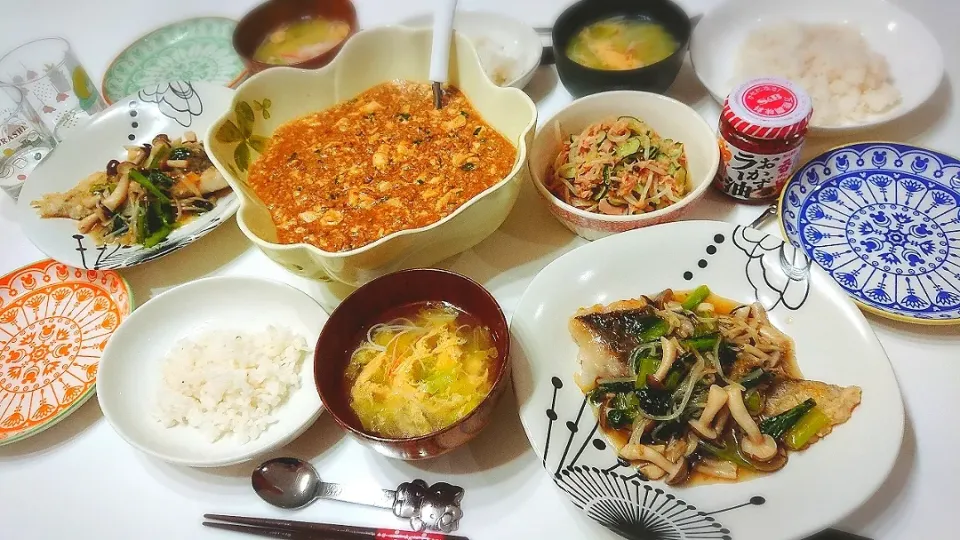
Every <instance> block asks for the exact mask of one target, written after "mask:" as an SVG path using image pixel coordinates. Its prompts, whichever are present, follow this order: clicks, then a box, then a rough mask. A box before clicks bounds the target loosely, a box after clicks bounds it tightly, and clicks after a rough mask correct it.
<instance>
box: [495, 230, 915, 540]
mask: <svg viewBox="0 0 960 540" xmlns="http://www.w3.org/2000/svg"><path fill="white" fill-rule="evenodd" d="M652 252H656V253H660V252H665V253H667V255H666V256H665V257H661V258H660V259H661V261H660V262H658V263H657V264H655V265H650V264H648V261H650V255H649V254H650V253H652ZM797 253H799V252H798V250H797V249H796V248H794V247H793V246H792V245H790V244H788V243H785V242H784V241H783V240H781V239H780V238H777V237H776V236H774V235H769V234H765V233H762V232H760V231H757V230H755V229H750V228H747V227H742V226H735V225H732V224H729V223H723V222H716V221H680V222H675V223H671V224H667V225H658V226H655V227H650V228H644V229H638V230H634V231H630V232H625V233H621V234H618V235H614V236H610V237H607V238H605V239H602V240H598V241H596V242H593V243H591V244H587V245H584V246H581V247H580V248H578V249H576V250H574V251H571V252H569V253H566V254H564V255H563V256H561V257H559V258H558V259H556V260H554V261H552V262H551V263H550V264H549V265H547V267H546V268H544V269H543V270H541V272H540V273H539V274H538V275H537V276H536V277H535V278H534V279H533V281H532V282H531V283H530V285H529V287H528V288H527V290H526V291H525V292H524V294H523V297H522V298H521V300H520V302H519V303H518V305H517V307H516V310H515V311H514V315H513V319H512V321H511V323H510V327H511V339H512V340H513V341H512V346H511V355H512V362H513V375H514V389H515V392H516V394H517V401H518V408H519V413H520V418H521V423H522V425H523V428H524V432H525V433H526V435H527V438H528V439H529V441H530V444H531V446H533V449H534V451H535V453H536V454H537V456H538V458H539V459H540V460H541V462H542V465H543V467H544V468H545V469H546V472H547V474H549V475H550V478H551V480H553V482H554V483H555V484H556V485H557V487H558V488H559V489H560V490H561V491H562V492H564V493H565V494H566V495H567V497H568V498H569V500H570V501H571V502H572V503H573V504H574V505H575V506H577V507H578V508H580V509H581V510H583V511H584V512H585V513H586V514H587V515H588V516H589V517H591V518H592V519H594V520H595V521H597V522H598V523H600V524H601V525H604V526H606V527H607V528H609V529H611V530H613V531H614V532H618V533H619V534H620V535H621V536H624V537H626V538H637V539H641V538H642V539H644V540H656V539H663V540H667V539H673V540H681V539H686V540H693V539H699V540H732V539H737V540H741V539H750V540H758V539H761V538H762V539H764V540H774V539H776V540H784V539H791V540H795V539H799V538H804V537H806V536H807V535H809V534H813V533H814V532H816V531H817V530H820V529H823V528H825V527H828V526H830V525H831V524H833V523H834V522H836V521H838V520H840V519H842V518H843V517H844V516H845V515H847V514H848V513H849V512H851V511H853V510H854V509H855V508H857V507H859V506H860V505H861V504H863V503H864V502H865V501H866V500H867V499H868V498H869V497H870V496H871V495H872V494H874V493H876V491H877V490H878V489H879V488H880V487H881V485H882V484H883V482H884V480H885V479H886V477H887V476H888V475H889V473H890V471H891V470H892V469H893V466H894V464H895V463H896V462H897V456H898V455H899V452H900V448H901V445H902V439H903V429H904V408H903V402H902V398H901V394H900V390H899V386H898V383H897V380H896V376H895V375H894V372H893V368H892V366H891V365H890V362H889V359H888V358H887V356H886V353H885V352H884V350H883V347H882V346H881V344H880V342H879V340H878V339H877V338H876V336H875V334H874V332H873V330H872V329H871V327H870V325H869V323H868V321H867V320H866V319H865V318H864V316H863V314H862V313H861V312H860V311H859V310H858V309H857V308H856V306H855V305H854V303H853V302H851V301H850V300H849V297H848V296H847V295H846V294H845V293H844V292H843V290H842V289H841V288H840V287H839V285H837V284H836V283H835V282H834V281H833V280H832V279H830V277H829V276H826V275H824V272H823V271H822V270H821V269H819V268H816V267H812V266H810V265H806V264H803V265H796V264H792V263H791V261H795V260H796V259H795V258H794V256H795V255H796V254H797ZM600 261H603V262H600ZM701 283H703V284H707V285H708V286H710V287H711V288H712V289H713V290H714V291H716V292H717V293H718V294H720V295H727V296H730V297H731V298H735V299H737V300H740V301H750V300H754V299H756V301H759V302H761V303H762V304H763V305H764V306H765V307H766V308H767V309H768V313H769V316H770V318H771V320H772V321H773V322H774V323H775V324H776V325H777V326H778V327H779V328H782V329H783V330H784V331H785V332H787V334H788V335H790V336H791V337H792V338H793V339H794V340H795V343H796V348H797V354H798V356H799V358H798V360H799V364H800V368H801V370H803V373H804V374H805V375H806V376H807V377H809V378H810V379H811V380H823V381H826V382H828V383H833V384H838V385H852V384H855V385H858V386H860V387H861V388H862V391H863V400H862V403H861V404H860V406H859V407H858V408H857V409H856V411H855V412H854V414H853V417H852V418H851V419H850V421H848V422H847V423H845V424H844V425H842V426H839V427H838V428H837V429H836V430H835V432H834V433H832V434H831V435H830V436H829V437H827V438H826V439H825V440H824V441H823V442H821V443H818V446H815V447H813V448H811V449H810V450H809V451H806V452H802V453H799V454H795V455H793V456H791V458H790V463H788V464H787V467H786V468H785V469H784V470H783V471H779V472H777V473H775V474H772V475H767V476H761V477H759V478H755V479H751V480H749V481H746V482H739V483H732V484H711V485H694V486H682V487H671V486H667V485H666V484H664V483H663V482H660V481H647V480H645V479H644V478H642V477H641V476H639V474H638V472H637V471H636V470H634V469H633V468H632V467H630V466H629V464H628V463H626V462H623V461H620V460H618V459H617V455H616V453H615V452H614V451H613V450H612V449H611V448H610V445H609V442H608V441H607V439H606V437H603V436H600V433H599V432H598V424H597V420H596V418H595V415H594V413H593V411H592V410H591V409H590V408H589V407H588V404H587V399H586V398H585V397H584V395H583V393H582V392H581V390H580V389H579V388H578V387H577V385H576V384H575V379H574V372H575V371H576V369H577V368H576V366H577V360H576V356H577V350H578V349H577V346H576V344H575V343H574V342H573V340H572V339H571V338H569V337H568V336H569V333H568V330H567V320H568V319H567V317H569V315H571V314H572V313H573V312H575V310H576V309H577V308H579V307H582V306H585V305H591V304H594V303H609V302H612V301H614V300H617V299H621V298H627V297H630V296H634V295H637V294H643V293H647V294H649V293H651V292H655V291H657V290H660V289H663V288H665V287H676V288H684V287H689V288H692V287H694V286H696V285H699V284H701ZM557 290H564V294H561V295H558V294H557V293H556V291H557ZM825 325H826V326H825ZM831 325H832V326H831ZM827 327H830V328H837V329H839V330H840V331H842V332H844V333H845V334H844V335H845V337H846V339H844V340H839V341H831V340H826V341H825V340H824V339H823V332H824V329H825V328H827ZM867 438H870V439H871V440H872V441H873V445H874V446H873V447H872V448H871V452H869V453H867V454H864V453H863V452H862V451H859V447H860V442H862V441H863V440H865V439H867ZM591 443H592V444H591ZM827 478H832V479H833V480H834V484H836V486H835V487H833V488H832V489H831V490H828V491H827V492H824V493H823V494H822V495H821V496H820V498H821V500H820V502H821V504H818V505H804V504H803V502H804V501H806V500H807V497H808V496H809V494H810V493H813V492H814V491H816V490H819V488H820V487H822V486H823V485H824V484H823V482H824V481H825V479H827ZM787 512H793V513H794V518H793V519H791V520H789V521H785V520H783V519H782V516H783V515H785V513H787Z"/></svg>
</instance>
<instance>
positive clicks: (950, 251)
mask: <svg viewBox="0 0 960 540" xmlns="http://www.w3.org/2000/svg"><path fill="white" fill-rule="evenodd" d="M780 208H781V214H780V223H781V225H782V226H783V232H784V237H785V238H786V239H787V240H789V241H790V243H792V244H793V245H795V246H797V247H798V248H801V249H802V250H803V251H804V252H805V253H806V255H807V256H808V257H810V258H812V259H813V260H814V261H815V262H816V263H817V264H818V265H820V266H821V267H822V268H823V269H824V270H826V271H827V272H828V273H829V274H830V276H832V277H833V279H834V280H835V281H836V282H837V283H839V284H840V286H841V287H843V289H844V290H846V291H847V294H849V295H850V296H851V297H852V298H853V299H854V300H855V301H856V302H857V303H858V304H860V307H862V308H863V309H865V310H867V311H870V312H872V313H875V314H877V315H880V316H883V317H888V318H891V319H896V320H900V321H904V322H913V323H920V324H958V323H960V273H958V269H960V256H958V255H957V253H958V250H960V160H958V159H957V158H954V157H950V156H946V155H944V154H941V153H939V152H934V151H932V150H925V149H923V148H917V147H914V146H909V145H906V144H894V143H858V144H851V145H848V146H841V147H839V148H834V149H833V150H829V151H827V152H825V153H823V154H821V155H819V156H817V157H816V158H814V159H812V160H811V161H809V162H808V163H807V164H805V165H804V166H803V167H801V168H800V169H799V170H798V171H797V172H796V173H794V175H793V177H792V178H791V179H790V181H789V182H788V183H787V186H786V187H785V188H784V190H783V194H782V195H781V199H780Z"/></svg>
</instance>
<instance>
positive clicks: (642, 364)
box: [634, 356, 660, 389]
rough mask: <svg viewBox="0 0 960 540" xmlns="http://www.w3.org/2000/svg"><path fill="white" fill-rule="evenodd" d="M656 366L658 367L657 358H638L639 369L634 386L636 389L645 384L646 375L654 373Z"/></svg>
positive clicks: (658, 360)
mask: <svg viewBox="0 0 960 540" xmlns="http://www.w3.org/2000/svg"><path fill="white" fill-rule="evenodd" d="M658 367H660V359H659V358H653V357H650V356H648V357H645V358H641V359H640V360H639V369H637V382H636V384H635V385H634V386H636V388H638V389H639V388H644V387H645V386H647V377H649V376H650V375H653V374H654V373H656V372H657V368H658Z"/></svg>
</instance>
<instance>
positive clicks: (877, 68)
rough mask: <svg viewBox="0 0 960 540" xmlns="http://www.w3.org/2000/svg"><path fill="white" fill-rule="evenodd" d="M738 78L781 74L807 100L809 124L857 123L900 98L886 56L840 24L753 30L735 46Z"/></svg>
mask: <svg viewBox="0 0 960 540" xmlns="http://www.w3.org/2000/svg"><path fill="white" fill-rule="evenodd" d="M735 73H736V75H737V80H736V81H732V83H733V84H734V85H736V84H737V83H738V82H740V81H743V80H746V79H752V78H757V77H769V76H773V77H782V78H785V79H789V80H791V81H793V82H795V83H797V84H799V85H800V86H802V87H803V88H804V89H805V90H806V91H807V93H809V94H810V98H811V99H812V100H813V119H812V121H811V122H812V123H813V124H814V125H818V126H842V125H845V124H857V123H861V122H863V121H864V120H866V119H868V118H870V117H873V116H877V115H881V114H884V113H886V112H888V111H890V110H891V109H893V108H894V107H896V106H897V105H898V104H899V103H900V91H899V90H897V88H896V86H894V81H893V78H892V76H891V75H890V68H889V66H888V65H887V60H886V58H884V57H883V56H882V55H881V54H878V53H877V52H875V51H873V50H871V49H870V46H869V44H867V42H866V40H865V39H864V38H863V36H861V35H860V33H859V32H857V31H856V30H855V29H853V28H851V27H849V26H845V25H840V24H807V23H797V22H790V23H784V24H778V25H772V26H768V27H765V28H761V29H758V30H755V31H753V32H752V33H751V34H750V35H749V36H748V37H747V40H746V41H745V42H744V43H743V45H742V46H741V48H740V54H739V57H738V58H737V67H736V70H735Z"/></svg>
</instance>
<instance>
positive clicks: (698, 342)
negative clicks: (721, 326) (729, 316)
mask: <svg viewBox="0 0 960 540" xmlns="http://www.w3.org/2000/svg"><path fill="white" fill-rule="evenodd" d="M718 341H720V334H710V335H706V336H701V337H696V338H692V339H685V340H683V341H681V342H680V345H682V346H683V347H684V348H686V349H690V350H695V351H701V352H703V351H712V350H713V348H714V347H716V346H717V342H718Z"/></svg>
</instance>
